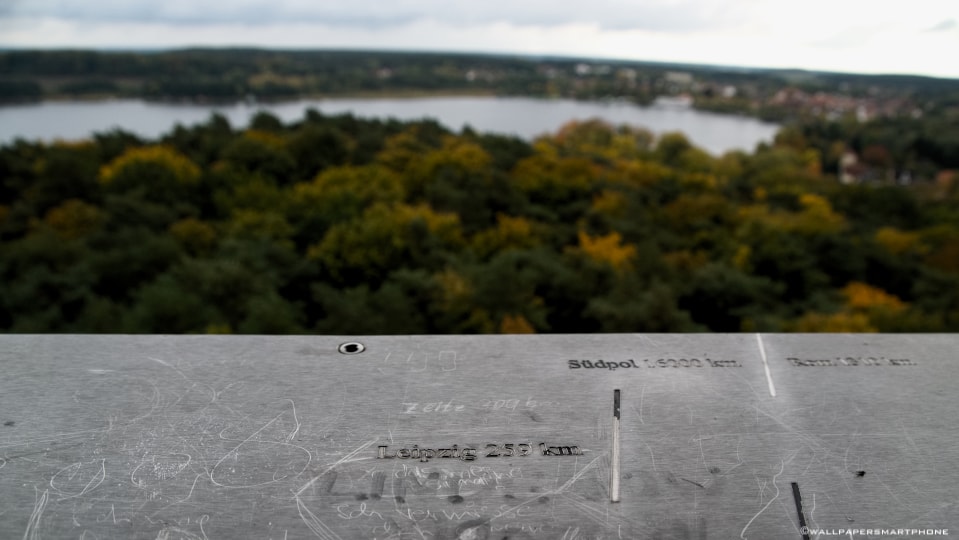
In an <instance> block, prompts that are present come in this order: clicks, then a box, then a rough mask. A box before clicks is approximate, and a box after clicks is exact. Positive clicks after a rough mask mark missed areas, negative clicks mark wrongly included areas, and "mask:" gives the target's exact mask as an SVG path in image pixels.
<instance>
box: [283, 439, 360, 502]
mask: <svg viewBox="0 0 959 540" xmlns="http://www.w3.org/2000/svg"><path fill="white" fill-rule="evenodd" d="M377 440H379V439H373V440H372V441H368V442H365V443H363V444H361V445H360V446H359V448H357V449H356V450H353V451H352V452H350V453H349V454H346V455H345V456H343V457H342V458H340V459H339V460H337V461H336V462H335V463H333V464H332V465H330V466H329V467H327V468H326V470H325V471H323V472H322V473H320V474H318V475H316V476H314V477H313V478H312V479H311V480H310V481H309V482H307V483H306V484H304V485H303V487H301V488H300V490H299V491H297V492H296V494H295V495H296V496H297V497H299V495H300V494H301V493H303V492H304V491H306V490H307V489H309V488H310V487H311V486H312V485H313V484H315V483H316V481H317V480H319V479H320V478H321V477H323V476H324V475H326V473H328V472H330V471H332V470H333V469H335V468H336V467H338V466H340V465H342V464H343V463H346V462H347V461H350V460H352V459H353V458H354V457H356V456H357V454H359V453H360V452H362V451H363V450H366V449H367V448H369V447H370V446H373V445H374V444H375V443H376V441H377ZM356 461H360V460H356Z"/></svg>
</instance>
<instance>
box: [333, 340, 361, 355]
mask: <svg viewBox="0 0 959 540" xmlns="http://www.w3.org/2000/svg"><path fill="white" fill-rule="evenodd" d="M338 350H339V351H340V353H341V354H360V353H361V352H363V351H365V350H366V347H364V346H363V344H362V343H357V342H355V341H351V342H349V343H343V344H341V345H340V346H339V349H338Z"/></svg>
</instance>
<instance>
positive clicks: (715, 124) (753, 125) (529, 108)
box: [0, 97, 778, 155]
mask: <svg viewBox="0 0 959 540" xmlns="http://www.w3.org/2000/svg"><path fill="white" fill-rule="evenodd" d="M309 108H315V109H317V110H318V111H320V112H321V113H323V114H328V115H333V114H339V113H346V112H350V113H353V114H354V115H356V116H359V117H366V118H383V119H386V118H390V117H392V118H396V119H399V120H416V119H422V118H433V119H436V120H437V121H439V122H440V123H441V124H443V125H445V126H446V127H448V128H450V129H453V130H457V131H458V130H460V129H462V128H463V127H464V126H467V125H468V126H470V127H472V128H473V129H475V130H477V131H480V132H494V133H503V134H513V135H517V136H519V137H523V138H525V139H532V138H534V137H536V136H537V135H541V134H544V133H551V132H555V131H556V130H557V129H558V128H559V127H560V126H562V125H563V124H564V123H566V122H568V121H570V120H585V119H589V118H600V119H603V120H605V121H607V122H610V123H613V124H630V125H634V126H640V127H644V128H646V129H649V130H650V131H652V132H653V133H656V134H660V133H664V132H669V131H681V132H683V133H685V134H686V136H687V137H689V139H690V140H691V141H692V142H693V143H694V144H696V145H697V146H699V147H701V148H703V149H705V150H707V151H709V152H710V153H712V154H716V155H718V154H722V153H724V152H726V151H728V150H734V149H741V150H750V151H751V150H752V149H753V148H754V147H755V146H756V144H757V143H759V142H763V141H770V140H771V139H772V137H773V136H774V135H775V133H776V131H777V129H778V126H777V125H775V124H770V123H766V122H760V121H759V120H756V119H753V118H747V117H742V116H733V115H722V114H715V113H709V112H703V111H697V110H695V109H691V108H689V107H685V106H678V105H675V104H668V103H660V104H656V105H653V106H650V107H640V106H637V105H635V104H632V103H627V102H622V101H610V102H588V101H574V100H567V99H536V98H521V97H503V98H500V97H423V98H354V99H319V100H299V101H290V102H284V103H269V104H245V103H239V104H235V105H186V104H170V103H150V102H145V101H141V100H110V101H83V102H45V103H39V104H30V105H14V106H6V107H0V143H3V144H7V143H10V142H12V141H13V140H14V139H16V138H18V137H21V138H25V139H30V140H36V139H40V140H54V139H68V140H72V139H83V138H86V137H89V136H90V135H91V134H93V133H95V132H101V131H108V130H110V129H113V128H115V127H119V128H122V129H124V130H127V131H131V132H134V133H136V134H138V135H140V136H142V137H146V138H156V137H158V136H160V135H162V134H164V133H167V132H169V131H170V130H171V129H172V128H173V127H174V126H175V125H176V124H178V123H179V124H183V125H192V124H196V123H200V122H203V121H205V120H207V119H208V118H209V116H210V114H212V113H213V112H218V113H220V114H222V115H224V116H225V117H227V118H228V119H229V120H230V123H231V124H232V125H233V126H234V127H241V126H246V125H247V124H248V123H249V120H250V118H251V117H252V116H253V115H254V114H255V113H256V112H257V111H260V110H265V111H269V112H271V113H273V114H274V115H276V116H278V117H279V118H281V119H282V120H283V121H284V122H292V121H295V120H298V119H301V118H302V117H303V113H304V112H305V111H306V110H307V109H309Z"/></svg>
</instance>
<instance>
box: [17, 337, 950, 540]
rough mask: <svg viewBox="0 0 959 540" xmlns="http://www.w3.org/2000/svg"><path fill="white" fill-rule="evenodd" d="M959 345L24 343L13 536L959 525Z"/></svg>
mask: <svg viewBox="0 0 959 540" xmlns="http://www.w3.org/2000/svg"><path fill="white" fill-rule="evenodd" d="M350 343H357V345H356V346H350V345H349V344H350ZM957 345H959V338H957V337H955V336H912V335H910V336H891V335H886V336H859V335H853V336H839V335H830V336H823V335H815V336H810V335H805V336H803V335H762V336H759V335H755V334H748V335H572V336H569V335H567V336H483V337H476V336H446V337H443V336H415V337H412V336H411V337H360V338H357V337H249V336H248V337H239V336H237V337H212V336H209V337H208V336H202V337H201V336H198V337H190V336H183V337H167V336H148V337H134V336H4V337H2V338H0V368H2V370H3V371H2V373H3V376H2V379H0V423H2V426H0V538H25V539H33V538H80V539H81V540H93V539H106V538H149V539H171V540H172V539H179V538H183V539H206V538H272V539H277V540H279V539H288V538H313V537H317V538H321V539H323V540H335V539H352V538H364V539H366V538H376V539H387V538H393V539H406V538H421V539H446V538H451V539H456V538H459V539H496V540H499V539H503V538H509V539H523V538H537V539H539V538H543V539H565V540H574V539H579V540H583V539H590V538H617V539H618V538H623V539H633V538H677V539H679V538H682V539H697V540H700V539H707V538H722V539H728V538H757V539H767V538H795V539H802V538H804V537H815V536H816V535H817V534H816V532H815V531H813V532H812V533H809V534H805V535H804V530H803V529H802V527H804V526H806V527H810V528H812V529H823V530H824V532H823V533H821V534H823V535H826V536H838V535H839V534H842V535H843V537H848V534H847V533H846V532H845V531H847V530H854V531H856V532H854V533H853V536H854V537H856V538H899V537H904V538H908V537H913V536H919V535H920V533H919V532H918V531H922V535H923V536H926V535H928V534H927V533H929V532H930V531H937V532H940V533H942V531H943V530H944V529H950V528H954V529H955V530H959V489H957V488H956V487H955V482H954V477H955V471H956V470H957V468H959V447H957V443H959V429H957V422H956V420H955V418H956V414H957V412H959V404H957V403H959V402H957V400H956V399H955V392H954V389H955V385H956V382H957V381H959V364H957V361H956V359H955V358H954V356H955V353H954V351H955V350H956V348H957V347H956V346H957ZM616 390H619V391H620V396H621V400H620V409H619V412H620V418H619V420H618V422H616V421H615V420H614V410H613V405H614V392H615V391H616ZM617 423H618V432H617V431H616V429H617ZM617 499H618V502H614V500H617ZM882 529H885V531H882ZM830 533H832V534H830ZM954 534H955V533H954Z"/></svg>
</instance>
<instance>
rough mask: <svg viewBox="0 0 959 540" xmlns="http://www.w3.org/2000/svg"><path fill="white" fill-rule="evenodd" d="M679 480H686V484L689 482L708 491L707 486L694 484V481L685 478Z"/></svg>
mask: <svg viewBox="0 0 959 540" xmlns="http://www.w3.org/2000/svg"><path fill="white" fill-rule="evenodd" d="M679 479H680V480H685V481H686V482H689V483H690V484H692V485H694V486H699V487H701V488H703V489H706V486H704V485H702V484H700V483H699V482H694V481H692V480H690V479H689V478H683V477H681V476H680V477H679Z"/></svg>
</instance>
